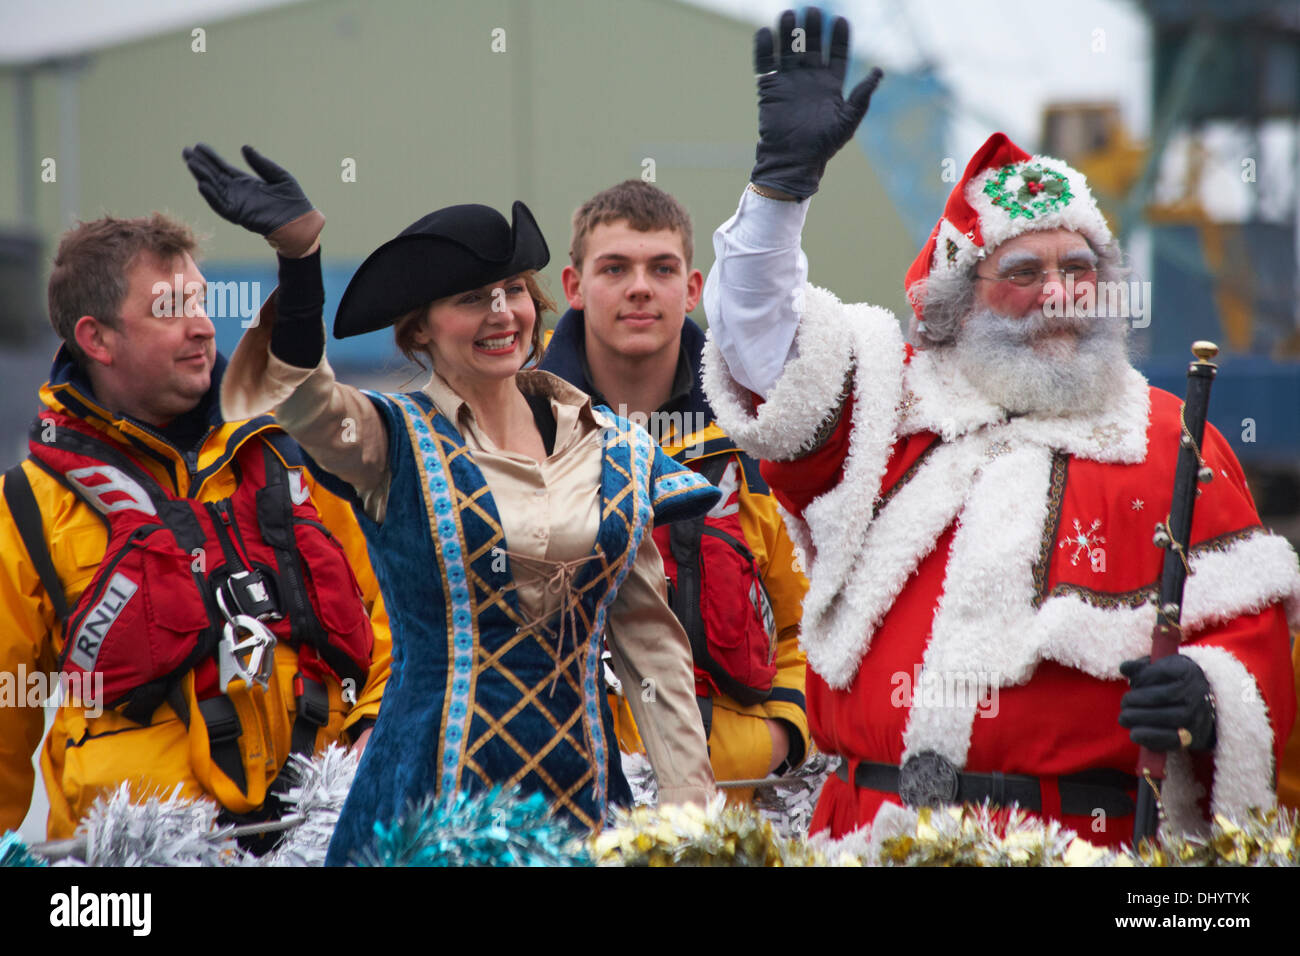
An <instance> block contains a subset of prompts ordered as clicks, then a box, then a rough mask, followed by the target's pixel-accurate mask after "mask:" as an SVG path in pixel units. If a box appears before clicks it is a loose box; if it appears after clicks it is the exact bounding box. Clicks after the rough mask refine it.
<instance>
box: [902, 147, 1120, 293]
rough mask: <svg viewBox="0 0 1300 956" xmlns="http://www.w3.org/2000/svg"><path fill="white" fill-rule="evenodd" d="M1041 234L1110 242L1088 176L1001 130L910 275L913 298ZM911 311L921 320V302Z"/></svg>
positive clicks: (975, 159) (974, 163)
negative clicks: (933, 282) (922, 288)
mask: <svg viewBox="0 0 1300 956" xmlns="http://www.w3.org/2000/svg"><path fill="white" fill-rule="evenodd" d="M1041 229H1071V230H1073V231H1075V232H1078V233H1081V234H1082V235H1083V236H1084V237H1085V238H1086V239H1087V240H1088V241H1089V242H1091V243H1092V244H1093V246H1095V247H1098V248H1100V247H1101V246H1104V245H1105V244H1106V243H1108V242H1110V239H1111V234H1110V227H1109V226H1107V225H1106V219H1105V217H1104V216H1102V214H1101V211H1100V210H1099V209H1098V208H1097V202H1096V200H1094V199H1093V198H1092V192H1091V191H1090V190H1089V189H1088V181H1087V180H1086V179H1084V177H1083V174H1082V173H1080V172H1079V171H1078V170H1077V169H1074V168H1072V167H1071V166H1069V165H1067V164H1066V163H1064V162H1062V161H1061V160H1059V159H1053V158H1052V157H1051V156H1031V155H1029V154H1028V153H1026V152H1025V151H1024V150H1023V149H1021V148H1020V147H1019V146H1017V145H1016V144H1015V143H1013V142H1011V140H1010V139H1008V138H1007V136H1006V134H1005V133H994V134H993V135H992V136H990V137H989V138H988V141H987V142H986V143H985V144H984V145H983V146H981V147H980V148H979V150H978V151H977V152H976V153H975V155H974V156H972V157H971V161H970V162H969V163H967V165H966V172H965V173H963V174H962V177H961V180H960V181H959V182H958V183H957V185H956V186H954V187H953V189H952V193H951V194H949V196H948V204H947V205H946V206H944V210H943V218H941V219H940V220H939V222H938V223H937V224H936V225H935V227H934V231H933V232H931V233H930V238H929V240H928V241H927V242H926V244H925V246H924V247H923V248H922V249H921V252H920V254H918V255H917V257H916V259H915V261H914V262H913V263H912V266H911V268H910V269H908V270H907V278H906V280H905V281H904V285H905V286H906V288H907V291H908V294H909V297H911V293H912V287H913V286H914V285H915V284H916V283H917V282H920V281H921V280H923V279H927V278H929V277H930V275H932V274H947V275H952V274H954V273H964V272H967V271H969V270H970V268H971V266H973V265H974V264H975V263H976V262H978V261H979V260H980V259H983V258H984V257H985V256H986V255H988V254H989V253H991V252H992V251H993V250H994V249H996V248H997V247H998V246H1000V245H1001V244H1002V243H1004V242H1006V241H1007V240H1008V239H1012V238H1014V237H1016V236H1019V235H1021V234H1023V233H1026V232H1030V231H1033V230H1041ZM912 309H913V311H915V312H916V315H917V318H920V316H921V308H920V304H919V303H917V302H916V300H915V298H913V299H912Z"/></svg>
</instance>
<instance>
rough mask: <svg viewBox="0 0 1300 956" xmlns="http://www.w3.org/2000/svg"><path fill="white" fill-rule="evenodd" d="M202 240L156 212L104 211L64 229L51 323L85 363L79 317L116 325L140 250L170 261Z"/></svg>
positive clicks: (52, 276)
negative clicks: (125, 214)
mask: <svg viewBox="0 0 1300 956" xmlns="http://www.w3.org/2000/svg"><path fill="white" fill-rule="evenodd" d="M197 248H198V242H197V241H196V240H195V238H194V233H193V232H191V231H190V227H189V226H187V225H185V224H184V223H183V222H179V221H177V220H175V219H172V218H171V217H169V216H165V215H163V214H162V213H159V212H155V213H154V214H153V215H152V216H149V217H147V218H143V217H142V218H139V219H114V218H112V217H111V216H106V217H105V218H103V219H96V220H95V221H94V222H80V223H78V224H77V225H76V226H74V227H73V228H72V229H69V230H68V231H67V232H65V233H64V234H63V237H62V238H61V239H60V240H59V248H58V251H57V252H55V253H54V268H53V270H52V271H51V273H50V284H49V309H50V324H51V325H53V326H54V331H55V332H56V333H58V336H59V338H61V339H63V341H64V344H66V345H67V346H68V351H69V352H71V353H72V357H73V358H75V359H76V360H77V361H78V362H79V363H80V364H81V365H82V366H83V367H84V366H85V365H86V356H85V354H84V353H83V352H82V351H81V348H80V346H78V345H77V336H76V328H77V320H78V319H80V318H81V317H82V316H83V315H89V316H93V317H94V318H95V319H97V320H98V321H100V322H103V323H104V324H105V325H107V326H110V327H112V328H116V327H117V325H118V319H119V316H118V311H119V310H120V309H121V307H122V301H123V300H124V299H125V298H126V295H127V291H128V287H129V283H128V281H127V272H128V271H129V270H130V269H131V266H132V264H133V263H134V262H135V260H136V258H137V257H138V256H139V255H140V254H141V253H150V254H152V255H154V256H157V257H158V258H159V259H160V260H162V261H163V262H167V263H170V262H171V261H172V260H173V259H175V258H176V257H177V256H179V255H182V254H185V253H189V254H193V252H194V251H195V250H196V249H197Z"/></svg>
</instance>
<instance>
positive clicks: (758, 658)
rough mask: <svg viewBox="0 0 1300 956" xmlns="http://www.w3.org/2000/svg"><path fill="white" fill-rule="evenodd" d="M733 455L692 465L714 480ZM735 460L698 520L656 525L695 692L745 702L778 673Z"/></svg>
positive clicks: (763, 692) (754, 699) (757, 699)
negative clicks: (686, 642) (742, 512)
mask: <svg viewBox="0 0 1300 956" xmlns="http://www.w3.org/2000/svg"><path fill="white" fill-rule="evenodd" d="M734 460H735V459H734V458H733V455H731V454H719V455H711V456H709V457H708V458H705V459H704V460H703V461H702V463H701V464H700V466H699V467H698V468H696V469H695V470H696V471H698V472H699V473H700V474H701V475H703V476H704V477H705V478H707V479H708V480H709V481H710V482H711V483H712V484H715V485H717V484H718V483H719V482H720V481H723V476H724V474H727V473H728V472H727V467H728V464H729V463H732V462H733V461H734ZM739 470H740V469H739V466H736V467H734V468H732V469H731V471H730V474H733V475H735V479H736V480H735V482H734V484H733V483H732V482H730V481H725V482H724V485H725V487H723V496H722V499H721V500H719V502H718V503H717V504H716V505H715V506H714V508H713V510H712V511H710V512H709V514H708V515H706V516H705V517H703V518H696V519H694V520H692V521H677V522H674V523H672V524H670V525H666V526H661V527H657V528H655V530H654V538H655V544H657V545H658V546H659V552H660V554H661V555H662V556H663V560H664V571H665V572H666V573H667V575H668V600H669V604H670V605H671V607H672V609H673V613H674V614H676V616H677V619H678V620H679V621H681V624H682V627H683V629H685V631H686V635H687V637H689V638H690V641H691V650H692V653H693V656H694V658H695V692H696V695H697V696H699V697H701V698H709V697H712V696H714V695H716V694H718V693H722V694H726V695H727V696H728V697H731V698H732V699H733V700H735V701H737V702H738V703H741V704H745V705H750V704H758V703H762V702H763V701H765V700H767V698H768V697H770V696H771V694H772V682H773V680H774V679H775V677H776V664H775V658H776V621H775V617H774V615H773V613H772V605H771V601H770V600H769V599H768V596H767V589H766V588H765V587H764V586H763V579H762V574H761V572H760V571H759V568H758V564H757V562H756V561H755V560H754V555H753V553H752V552H751V551H750V550H749V547H748V546H747V545H746V543H745V535H744V532H743V530H742V529H741V526H740V487H739V482H740V475H739V474H738V472H739Z"/></svg>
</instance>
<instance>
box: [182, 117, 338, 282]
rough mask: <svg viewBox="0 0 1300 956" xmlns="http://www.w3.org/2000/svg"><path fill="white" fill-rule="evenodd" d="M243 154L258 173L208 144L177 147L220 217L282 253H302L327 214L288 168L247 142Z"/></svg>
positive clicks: (205, 197)
mask: <svg viewBox="0 0 1300 956" xmlns="http://www.w3.org/2000/svg"><path fill="white" fill-rule="evenodd" d="M242 152H243V154H244V159H245V161H247V163H248V165H249V166H251V167H252V168H253V171H254V172H255V173H257V175H256V176H250V175H249V174H248V173H246V172H244V171H243V170H242V169H236V168H235V167H234V166H231V165H230V164H229V163H227V162H226V161H225V160H224V159H222V158H221V157H220V156H219V155H217V151H216V150H214V149H213V148H212V147H211V146H208V145H207V144H206V143H199V144H198V145H196V146H195V147H194V148H193V149H190V148H188V147H187V148H185V149H183V150H181V156H182V157H183V158H184V159H185V165H186V166H187V167H188V168H189V171H190V173H191V174H192V175H193V176H194V178H195V179H196V180H198V183H199V192H200V193H202V194H203V198H204V199H206V200H207V201H208V205H209V206H211V207H212V210H213V212H215V213H216V214H217V215H218V216H220V217H221V218H222V219H226V220H229V221H230V222H233V223H234V224H235V225H237V226H243V227H244V228H245V229H248V230H249V231H251V232H255V233H257V234H258V235H259V236H264V237H266V241H267V242H269V243H270V244H271V246H272V248H274V249H275V251H276V252H278V253H280V254H281V255H283V256H288V257H289V258H298V257H300V256H304V255H306V254H307V253H308V252H309V251H311V248H312V246H313V245H314V244H315V242H316V238H317V237H318V236H319V235H320V231H321V229H322V228H323V227H324V225H325V216H324V215H323V214H322V213H321V212H320V211H319V210H317V209H315V208H313V207H312V204H311V200H309V199H308V198H307V196H306V194H305V193H303V191H302V187H301V186H299V185H298V180H296V179H294V178H293V176H291V175H290V174H289V172H288V171H287V170H285V169H282V168H281V167H279V166H277V165H276V164H275V163H273V162H271V160H269V159H267V158H266V157H265V156H263V155H262V154H261V153H259V152H258V151H257V150H255V149H253V147H251V146H245V147H244V148H243V150H242Z"/></svg>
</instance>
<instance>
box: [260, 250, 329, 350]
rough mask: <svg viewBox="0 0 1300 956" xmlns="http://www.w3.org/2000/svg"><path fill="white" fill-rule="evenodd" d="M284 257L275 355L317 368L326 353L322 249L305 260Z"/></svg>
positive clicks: (273, 342) (273, 346)
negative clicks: (321, 268) (322, 314)
mask: <svg viewBox="0 0 1300 956" xmlns="http://www.w3.org/2000/svg"><path fill="white" fill-rule="evenodd" d="M277 258H278V259H279V260H280V288H279V290H278V291H277V292H276V300H275V307H276V320H275V327H274V328H272V329H271V354H272V355H274V356H275V357H276V358H278V359H279V360H280V361H281V362H287V363H288V364H289V365H293V366H296V367H298V368H315V367H316V366H317V365H319V364H320V360H321V356H322V355H324V354H325V324H324V322H322V321H321V312H322V310H323V309H324V308H325V283H324V281H323V280H322V279H321V272H320V250H319V249H317V250H316V251H315V252H313V253H312V254H311V255H309V256H306V257H304V258H302V259H286V258H284V256H277Z"/></svg>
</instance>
